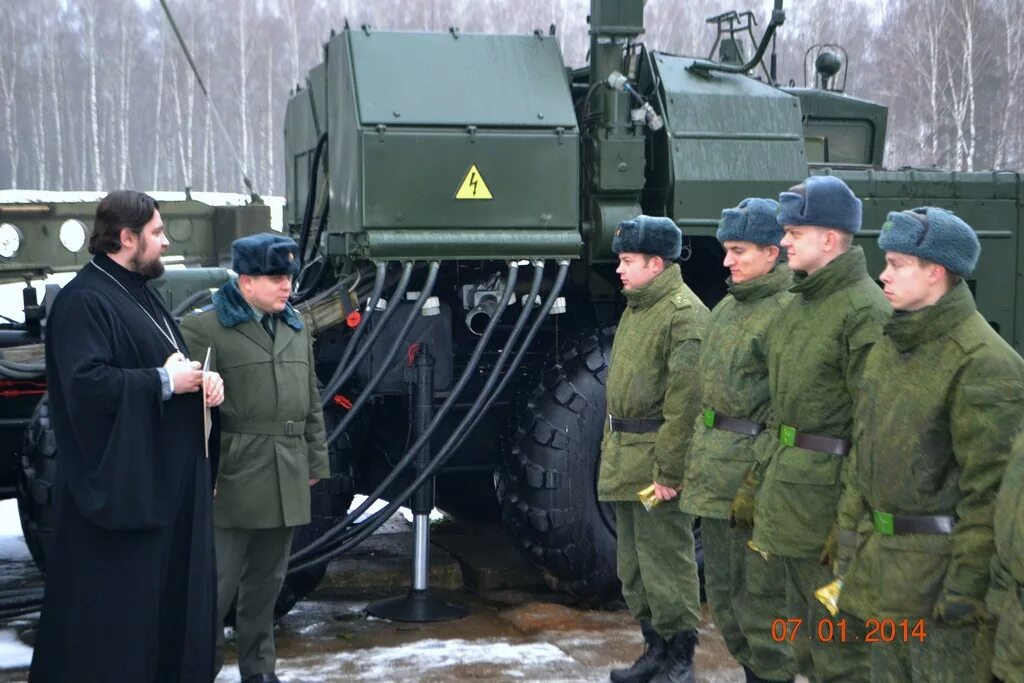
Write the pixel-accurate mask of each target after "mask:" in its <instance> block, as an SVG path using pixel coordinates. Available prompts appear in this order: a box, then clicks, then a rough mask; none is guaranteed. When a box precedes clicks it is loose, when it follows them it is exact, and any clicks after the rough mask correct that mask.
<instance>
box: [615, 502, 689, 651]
mask: <svg viewBox="0 0 1024 683" xmlns="http://www.w3.org/2000/svg"><path fill="white" fill-rule="evenodd" d="M615 524H616V531H617V533H618V557H617V559H618V574H619V580H620V581H622V595H623V597H625V598H626V604H627V605H629V611H630V612H632V614H633V616H634V617H635V618H636V619H638V620H639V619H644V620H647V621H650V622H651V626H653V627H654V630H655V631H657V632H658V635H660V636H661V637H663V638H671V637H672V636H674V635H675V634H676V633H679V632H680V631H689V630H691V629H696V628H697V625H698V624H699V623H700V584H699V582H698V579H697V560H696V558H695V557H694V554H693V517H691V516H690V515H687V514H684V513H682V512H681V511H680V510H679V506H678V504H677V503H676V501H674V500H673V501H668V502H665V503H662V504H661V505H658V506H656V507H655V508H653V509H652V510H651V511H650V512H648V511H647V510H645V509H644V506H643V505H641V504H640V503H615Z"/></svg>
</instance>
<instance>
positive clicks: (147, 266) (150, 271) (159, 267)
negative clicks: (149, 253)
mask: <svg viewBox="0 0 1024 683" xmlns="http://www.w3.org/2000/svg"><path fill="white" fill-rule="evenodd" d="M147 247H149V242H148V240H146V238H145V237H143V238H142V240H140V241H139V244H138V246H137V247H135V253H133V254H132V258H131V261H129V264H130V265H131V268H132V270H134V271H135V272H136V273H138V274H139V275H141V276H142V277H145V278H149V279H150V280H152V279H154V278H158V277H160V276H161V275H163V274H164V264H163V261H161V260H160V254H159V252H158V253H157V255H156V256H154V257H152V258H151V259H148V260H147V259H146V255H145V254H146V249H147Z"/></svg>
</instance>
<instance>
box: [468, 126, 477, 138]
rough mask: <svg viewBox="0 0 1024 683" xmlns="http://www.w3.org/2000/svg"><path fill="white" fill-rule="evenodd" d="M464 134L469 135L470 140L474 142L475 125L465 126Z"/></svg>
mask: <svg viewBox="0 0 1024 683" xmlns="http://www.w3.org/2000/svg"><path fill="white" fill-rule="evenodd" d="M466 134H468V135H469V141H470V142H476V126H466Z"/></svg>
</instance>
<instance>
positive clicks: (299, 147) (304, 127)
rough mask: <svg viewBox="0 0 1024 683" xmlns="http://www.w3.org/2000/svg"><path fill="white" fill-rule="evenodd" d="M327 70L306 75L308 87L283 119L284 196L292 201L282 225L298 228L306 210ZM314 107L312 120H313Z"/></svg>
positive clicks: (324, 124) (324, 126)
mask: <svg viewBox="0 0 1024 683" xmlns="http://www.w3.org/2000/svg"><path fill="white" fill-rule="evenodd" d="M326 81H327V68H326V67H325V66H324V65H323V64H318V65H317V66H315V67H313V69H311V70H310V72H309V86H311V87H307V88H303V89H302V90H300V91H298V92H297V93H295V95H293V96H292V97H291V98H290V99H289V100H288V106H287V107H286V108H285V115H284V148H285V150H287V156H286V158H287V160H288V162H287V163H286V164H285V192H286V196H287V197H289V198H293V199H291V200H290V201H289V202H288V204H287V206H286V208H285V215H284V222H285V225H288V224H291V225H297V224H299V223H300V222H301V221H302V216H303V214H304V213H305V210H306V197H307V196H308V193H309V170H310V165H311V164H312V163H313V150H314V148H315V147H316V142H317V139H318V138H319V137H320V136H319V134H318V133H317V126H316V124H319V126H320V131H321V132H324V131H326V130H327V123H328V117H327V82H326ZM314 107H315V112H316V113H315V116H314Z"/></svg>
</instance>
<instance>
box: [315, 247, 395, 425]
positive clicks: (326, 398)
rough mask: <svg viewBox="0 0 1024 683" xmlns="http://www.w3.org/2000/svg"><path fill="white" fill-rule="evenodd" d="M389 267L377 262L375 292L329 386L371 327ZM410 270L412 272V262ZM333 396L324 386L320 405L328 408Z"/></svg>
mask: <svg viewBox="0 0 1024 683" xmlns="http://www.w3.org/2000/svg"><path fill="white" fill-rule="evenodd" d="M387 268H388V264H387V261H381V262H380V263H378V264H377V275H376V277H374V279H373V293H372V294H370V301H369V303H368V304H366V315H364V316H363V318H362V320H360V321H359V324H358V325H357V326H356V331H355V333H354V334H353V335H352V338H351V339H349V341H348V345H347V346H346V347H345V352H344V353H343V354H341V360H339V361H338V364H337V365H336V366H335V368H334V374H332V375H331V379H330V380H329V381H328V382H327V385H328V386H331V385H333V384H334V383H335V381H336V380H337V378H338V377H339V376H340V375H341V374H342V373H343V372H344V370H345V367H346V366H347V365H348V361H349V359H350V358H351V357H352V354H353V353H354V352H355V350H356V346H357V345H358V344H359V340H360V339H362V336H363V333H364V332H366V328H367V327H369V325H370V318H371V317H372V316H373V312H374V311H375V310H377V302H378V301H380V295H381V293H382V292H383V291H384V281H385V280H386V279H387V278H386V274H387ZM409 272H410V273H411V272H412V267H411V264H410V268H409ZM341 295H342V296H348V292H347V291H345V292H342V293H341ZM403 296H404V294H403ZM358 300H362V297H359V299H358ZM333 397H334V392H333V391H327V387H324V393H323V395H322V396H321V397H320V405H321V406H323V407H324V408H326V407H327V404H328V403H330V402H331V398H333Z"/></svg>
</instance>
